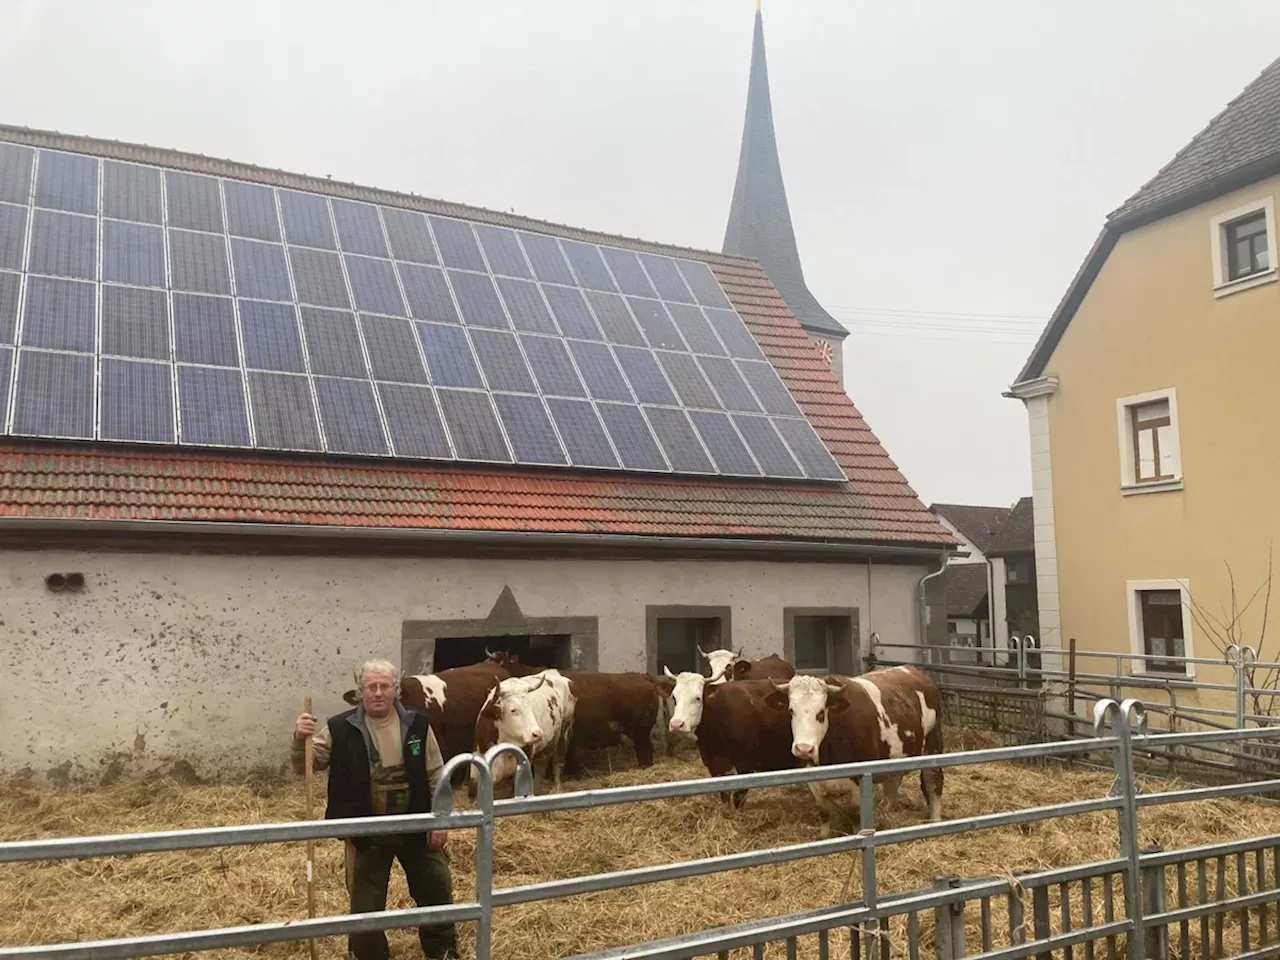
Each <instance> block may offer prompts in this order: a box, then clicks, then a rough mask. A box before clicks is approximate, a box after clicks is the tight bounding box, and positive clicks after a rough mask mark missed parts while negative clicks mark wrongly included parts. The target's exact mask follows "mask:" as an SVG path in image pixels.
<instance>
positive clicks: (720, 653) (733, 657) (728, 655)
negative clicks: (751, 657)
mask: <svg viewBox="0 0 1280 960" xmlns="http://www.w3.org/2000/svg"><path fill="white" fill-rule="evenodd" d="M697 646H698V655H699V656H700V657H702V659H703V660H705V661H707V669H708V670H710V671H711V674H710V679H711V682H712V683H716V684H720V683H724V682H725V680H726V678H728V677H731V676H732V672H731V670H730V666H731V664H733V663H734V662H735V661H737V660H740V659H741V658H742V650H741V648H739V650H738V652H737V653H735V652H734V651H732V650H712V651H711V652H710V653H707V651H705V650H703V649H702V646H701V645H700V644H699V645H697ZM663 669H664V670H665V669H666V667H663Z"/></svg>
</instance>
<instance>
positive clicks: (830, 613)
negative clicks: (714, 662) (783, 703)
mask: <svg viewBox="0 0 1280 960" xmlns="http://www.w3.org/2000/svg"><path fill="white" fill-rule="evenodd" d="M856 618H857V610H856V609H854V608H840V607H834V608H830V607H787V608H785V609H784V610H783V611H782V619H783V636H784V640H783V654H782V655H783V657H784V658H785V659H787V660H788V661H790V662H791V664H792V665H793V666H794V667H795V668H796V671H797V672H798V673H834V674H839V675H842V676H843V675H853V674H855V673H860V672H861V670H860V669H858V666H857V664H858V651H857V650H856V649H855V648H856V640H855V637H856V636H857V627H856V626H855V623H856ZM761 656H763V654H761Z"/></svg>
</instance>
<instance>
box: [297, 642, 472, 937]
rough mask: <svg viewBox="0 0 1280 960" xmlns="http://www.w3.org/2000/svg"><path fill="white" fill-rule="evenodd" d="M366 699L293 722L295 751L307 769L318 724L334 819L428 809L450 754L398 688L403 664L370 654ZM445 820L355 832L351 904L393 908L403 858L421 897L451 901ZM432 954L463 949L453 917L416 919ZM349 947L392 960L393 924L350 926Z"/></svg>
mask: <svg viewBox="0 0 1280 960" xmlns="http://www.w3.org/2000/svg"><path fill="white" fill-rule="evenodd" d="M356 686H357V687H358V689H359V693H360V703H359V705H358V706H356V707H355V708H354V709H351V710H348V711H346V712H345V713H340V714H338V715H337V716H334V717H330V718H329V720H328V722H327V723H326V725H325V726H323V727H321V728H320V729H319V730H317V729H316V718H315V717H313V716H312V715H311V714H309V713H304V714H302V715H301V716H299V717H298V720H297V723H296V724H295V725H294V728H293V743H292V749H291V759H292V761H293V769H294V771H295V772H297V773H303V772H304V756H305V755H304V749H305V748H304V741H305V740H306V739H307V737H308V736H311V735H312V734H314V737H313V739H312V747H313V751H314V767H315V769H316V770H323V769H325V768H326V767H328V769H329V785H328V804H327V806H326V809H325V818H326V819H342V818H346V817H370V816H381V815H388V814H401V813H427V812H429V811H430V810H431V797H432V794H433V792H434V791H435V787H436V784H437V783H439V781H440V771H441V768H442V767H443V766H444V762H443V760H442V759H441V756H440V747H439V745H438V744H437V742H436V736H435V733H434V732H433V731H432V729H431V725H430V723H429V721H428V719H427V716H426V714H424V713H420V712H419V711H417V710H409V709H406V708H405V707H404V705H403V704H401V703H400V700H399V698H398V696H397V693H398V691H399V687H400V671H399V670H398V669H397V668H396V667H395V665H394V664H391V663H389V662H387V661H386V660H371V661H369V662H367V663H365V664H364V665H363V666H362V667H361V668H360V672H359V673H358V674H357V675H356ZM448 839H449V835H448V833H447V832H446V831H443V830H432V831H429V832H427V833H426V834H421V833H416V834H404V833H398V834H390V835H387V836H381V837H356V838H353V839H351V840H348V841H347V846H346V867H347V892H348V893H349V894H350V896H351V912H352V913H368V912H371V911H376V910H385V909H386V906H387V883H388V882H389V881H390V879H391V861H392V860H399V861H400V867H401V869H403V870H404V875H405V880H407V881H408V884H409V893H410V894H411V895H412V896H413V899H414V902H415V903H417V904H418V906H420V907H426V906H434V905H437V904H442V903H452V902H453V878H452V877H451V876H450V872H449V859H448V854H447V853H446V851H445V849H444V848H445V844H446V843H447V842H448ZM418 940H419V942H420V943H421V944H422V952H423V953H424V954H425V955H426V957H427V960H444V958H456V957H457V955H458V954H457V930H456V928H455V926H454V925H453V924H451V923H449V924H436V925H430V926H422V927H419V928H418ZM347 949H348V951H349V953H350V956H351V957H352V958H354V960H388V957H389V956H390V954H389V952H388V948H387V937H386V934H385V933H384V932H383V931H381V930H377V931H373V932H371V933H357V934H352V935H351V936H349V937H348V938H347Z"/></svg>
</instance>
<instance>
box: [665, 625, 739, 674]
mask: <svg viewBox="0 0 1280 960" xmlns="http://www.w3.org/2000/svg"><path fill="white" fill-rule="evenodd" d="M723 645H724V644H723V643H722V642H721V630H720V618H719V617H658V620H657V648H658V671H657V672H658V673H661V672H662V669H663V667H666V668H667V669H668V670H670V671H671V672H672V673H685V672H688V673H705V672H706V669H705V668H706V665H707V664H706V661H704V660H703V659H702V657H701V656H700V655H699V654H698V648H699V647H701V648H702V649H703V650H706V651H711V650H717V649H719V648H720V647H722V646H723Z"/></svg>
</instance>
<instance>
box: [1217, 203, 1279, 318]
mask: <svg viewBox="0 0 1280 960" xmlns="http://www.w3.org/2000/svg"><path fill="white" fill-rule="evenodd" d="M1209 231H1210V239H1211V241H1212V245H1213V287H1214V296H1225V295H1227V294H1230V293H1235V292H1236V291H1237V290H1246V289H1248V288H1249V287H1254V286H1257V285H1258V284H1260V283H1268V282H1270V281H1272V280H1275V279H1276V263H1275V247H1276V223H1275V209H1274V203H1273V201H1272V198H1271V197H1265V198H1263V199H1262V200H1256V201H1254V202H1253V203H1250V204H1247V205H1246V206H1242V207H1237V208H1236V209H1234V210H1229V211H1227V212H1226V213H1223V214H1221V215H1219V216H1217V217H1214V218H1213V219H1212V220H1211V221H1210V222H1209Z"/></svg>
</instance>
